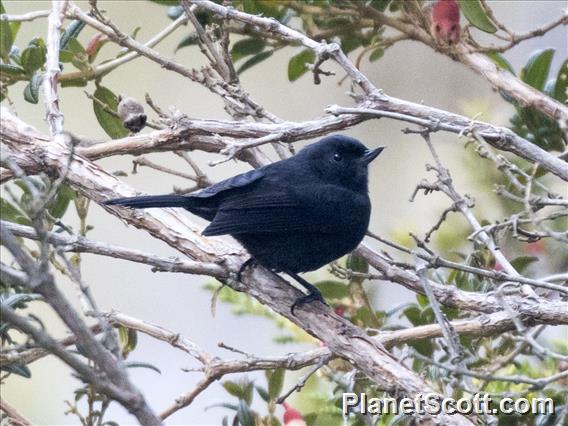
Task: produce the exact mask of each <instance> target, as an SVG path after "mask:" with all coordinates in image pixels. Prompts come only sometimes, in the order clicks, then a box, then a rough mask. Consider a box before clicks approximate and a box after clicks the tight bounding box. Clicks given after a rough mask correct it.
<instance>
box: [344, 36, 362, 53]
mask: <svg viewBox="0 0 568 426" xmlns="http://www.w3.org/2000/svg"><path fill="white" fill-rule="evenodd" d="M339 39H340V40H341V50H343V53H345V54H346V55H347V54H348V53H349V52H352V51H354V50H355V49H357V48H358V47H359V46H361V45H362V44H363V40H362V39H361V37H360V36H358V35H357V34H348V35H344V36H341V37H340V38H339Z"/></svg>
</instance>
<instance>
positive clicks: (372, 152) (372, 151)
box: [363, 146, 386, 164]
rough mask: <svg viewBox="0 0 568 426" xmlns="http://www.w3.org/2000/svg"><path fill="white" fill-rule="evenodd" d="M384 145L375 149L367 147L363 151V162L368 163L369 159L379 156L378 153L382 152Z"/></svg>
mask: <svg viewBox="0 0 568 426" xmlns="http://www.w3.org/2000/svg"><path fill="white" fill-rule="evenodd" d="M385 148H386V146H379V147H378V148H375V149H368V150H367V152H366V153H365V155H363V163H364V164H369V163H370V162H371V161H373V160H374V159H375V158H377V157H378V156H379V154H380V153H381V152H383V149H385Z"/></svg>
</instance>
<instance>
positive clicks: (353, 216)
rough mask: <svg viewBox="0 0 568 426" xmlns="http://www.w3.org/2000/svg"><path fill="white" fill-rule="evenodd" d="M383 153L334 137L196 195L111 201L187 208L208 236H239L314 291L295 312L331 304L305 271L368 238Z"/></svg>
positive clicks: (261, 260) (255, 257)
mask: <svg viewBox="0 0 568 426" xmlns="http://www.w3.org/2000/svg"><path fill="white" fill-rule="evenodd" d="M383 149H384V147H382V146H381V147H378V148H376V149H374V150H369V149H367V148H366V147H365V146H364V145H363V144H362V143H361V142H359V141H358V140H357V139H354V138H351V137H348V136H343V135H333V136H328V137H325V138H323V139H321V140H320V141H319V142H316V143H314V144H311V145H309V146H307V147H305V148H304V149H302V150H301V151H300V152H299V153H298V154H296V155H295V156H293V157H291V158H288V159H285V160H281V161H278V162H276V163H273V164H270V165H267V166H264V167H261V168H259V169H256V170H251V171H249V172H246V173H243V174H240V175H237V176H234V177H232V178H230V179H227V180H224V181H222V182H219V183H217V184H215V185H212V186H210V187H208V188H205V189H204V190H202V191H200V192H198V193H196V194H191V195H155V196H154V195H150V196H142V197H130V198H118V199H114V200H110V201H107V202H106V203H105V204H107V205H119V206H125V207H131V208H149V207H182V208H185V209H186V210H189V211H190V212H191V213H193V214H195V215H197V216H199V217H201V218H203V219H206V220H208V221H210V222H211V223H210V224H209V226H207V228H205V230H204V231H203V235H206V236H213V235H225V234H229V235H232V236H233V237H234V238H235V239H237V240H238V241H239V242H240V243H241V244H242V245H243V246H244V247H245V248H246V249H247V250H248V252H249V253H250V254H251V256H252V257H251V259H249V261H254V262H257V263H258V264H260V265H262V266H264V267H266V268H268V269H270V270H272V271H275V272H284V273H286V274H288V275H289V276H291V277H292V278H294V279H295V280H296V281H297V282H298V283H300V284H301V285H302V286H303V287H304V288H305V289H306V290H307V292H308V294H307V295H305V296H303V297H300V298H298V299H297V300H296V301H295V302H294V304H293V306H292V313H294V308H296V307H297V306H300V305H303V304H305V303H308V302H311V301H313V300H320V301H322V302H324V303H325V301H324V300H323V298H322V296H321V293H320V292H319V291H318V289H317V287H315V286H313V285H312V284H310V283H308V282H307V281H306V280H305V279H303V278H302V277H300V276H299V275H298V274H299V273H301V272H307V271H313V270H315V269H318V268H320V267H321V266H323V265H325V264H327V263H329V262H331V261H333V260H335V259H338V258H339V257H341V256H344V255H345V254H347V253H349V252H351V251H352V250H354V249H355V248H356V247H357V246H358V245H359V243H360V242H361V240H362V239H363V237H364V235H365V232H366V230H367V227H368V225H369V218H370V214H371V202H370V200H369V195H368V170H367V169H368V165H369V163H370V162H371V161H373V160H374V159H375V158H376V157H377V156H378V155H379V154H380V153H381V152H382V150H383ZM249 261H247V264H248V263H249ZM242 269H243V268H241V270H242Z"/></svg>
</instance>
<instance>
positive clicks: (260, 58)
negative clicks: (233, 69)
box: [237, 50, 274, 74]
mask: <svg viewBox="0 0 568 426" xmlns="http://www.w3.org/2000/svg"><path fill="white" fill-rule="evenodd" d="M273 53H274V50H266V51H264V52H260V53H259V54H258V55H254V56H253V57H252V58H250V59H249V60H247V61H246V62H245V63H244V64H242V65H241V67H240V68H239V69H238V70H237V74H241V73H243V72H244V71H246V70H248V69H249V68H251V67H253V66H255V65H256V64H259V63H260V62H262V61H264V60H265V59H268V58H270V57H271V56H272V54H273Z"/></svg>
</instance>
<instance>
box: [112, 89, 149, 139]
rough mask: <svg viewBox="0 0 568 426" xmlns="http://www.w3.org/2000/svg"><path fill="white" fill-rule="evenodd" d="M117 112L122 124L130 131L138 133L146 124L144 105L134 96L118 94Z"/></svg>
mask: <svg viewBox="0 0 568 426" xmlns="http://www.w3.org/2000/svg"><path fill="white" fill-rule="evenodd" d="M117 112H118V116H119V117H120V119H121V120H122V125H123V126H124V127H126V128H127V129H128V130H130V131H131V132H134V133H138V132H139V131H140V130H142V129H143V128H144V126H145V125H146V118H147V117H146V114H145V113H144V107H143V106H142V105H141V104H140V103H139V102H138V101H137V100H136V99H134V98H131V97H128V96H123V95H120V96H119V97H118V111H117Z"/></svg>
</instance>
